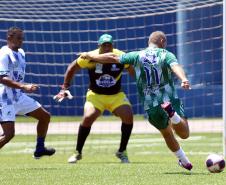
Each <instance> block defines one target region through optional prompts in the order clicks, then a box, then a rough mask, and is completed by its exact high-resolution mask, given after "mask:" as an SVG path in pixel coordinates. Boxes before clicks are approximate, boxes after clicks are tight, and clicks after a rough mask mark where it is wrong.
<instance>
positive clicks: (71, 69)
mask: <svg viewBox="0 0 226 185" xmlns="http://www.w3.org/2000/svg"><path fill="white" fill-rule="evenodd" d="M80 69H81V68H80V67H79V65H78V64H77V60H74V61H73V62H72V63H71V64H69V66H68V67H67V71H66V72H65V74H64V83H63V86H62V89H68V88H69V87H70V83H71V81H72V79H73V77H74V75H75V74H76V73H77V71H79V70H80Z"/></svg>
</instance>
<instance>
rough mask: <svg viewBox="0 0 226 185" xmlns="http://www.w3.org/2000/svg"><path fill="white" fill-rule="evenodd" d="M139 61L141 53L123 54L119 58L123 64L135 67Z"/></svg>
mask: <svg viewBox="0 0 226 185" xmlns="http://www.w3.org/2000/svg"><path fill="white" fill-rule="evenodd" d="M138 59H139V52H137V51H133V52H129V53H125V54H122V55H121V56H120V58H119V62H120V63H121V64H129V65H134V64H135V63H136V62H137V61H138Z"/></svg>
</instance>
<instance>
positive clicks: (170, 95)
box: [120, 47, 178, 110]
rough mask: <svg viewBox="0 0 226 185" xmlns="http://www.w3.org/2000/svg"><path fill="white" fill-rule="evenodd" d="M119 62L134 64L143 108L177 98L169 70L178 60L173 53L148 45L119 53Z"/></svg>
mask: <svg viewBox="0 0 226 185" xmlns="http://www.w3.org/2000/svg"><path fill="white" fill-rule="evenodd" d="M120 63H122V64H131V65H133V66H134V69H135V72H136V84H137V88H138V93H139V96H140V99H141V101H142V103H143V104H144V109H145V110H148V109H150V108H151V107H156V106H158V105H159V104H161V103H163V102H166V101H170V100H173V99H176V98H178V96H177V93H176V89H175V87H174V82H173V77H172V70H171V66H172V65H175V64H178V62H177V58H176V57H175V55H174V54H173V53H171V52H169V51H167V50H166V49H162V48H156V47H148V48H146V49H144V50H141V51H135V52H129V53H126V54H123V55H121V57H120Z"/></svg>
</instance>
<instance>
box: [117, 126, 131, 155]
mask: <svg viewBox="0 0 226 185" xmlns="http://www.w3.org/2000/svg"><path fill="white" fill-rule="evenodd" d="M132 129H133V124H125V123H122V126H121V142H120V147H119V150H118V151H119V152H123V151H124V150H126V147H127V144H128V141H129V137H130V135H131V132H132Z"/></svg>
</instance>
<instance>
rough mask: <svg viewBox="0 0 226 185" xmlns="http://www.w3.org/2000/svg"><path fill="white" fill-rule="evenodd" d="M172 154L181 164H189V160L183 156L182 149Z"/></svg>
mask: <svg viewBox="0 0 226 185" xmlns="http://www.w3.org/2000/svg"><path fill="white" fill-rule="evenodd" d="M174 154H175V155H176V156H177V158H178V159H179V160H181V162H182V163H183V164H187V163H190V161H189V159H188V158H187V156H186V155H185V153H184V151H183V149H182V148H180V149H179V150H177V151H176V152H174Z"/></svg>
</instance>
